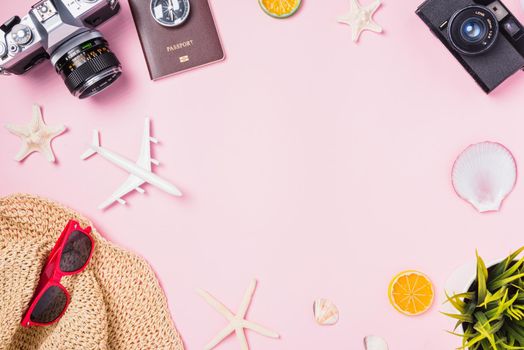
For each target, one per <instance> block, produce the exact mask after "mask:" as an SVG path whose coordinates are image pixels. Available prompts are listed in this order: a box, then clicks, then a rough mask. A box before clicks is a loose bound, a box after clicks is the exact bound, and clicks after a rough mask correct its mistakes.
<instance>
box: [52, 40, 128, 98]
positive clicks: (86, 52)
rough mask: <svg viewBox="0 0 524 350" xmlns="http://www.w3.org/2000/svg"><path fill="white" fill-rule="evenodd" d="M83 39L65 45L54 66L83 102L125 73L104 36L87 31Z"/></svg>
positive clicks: (70, 89) (72, 91) (68, 86)
mask: <svg viewBox="0 0 524 350" xmlns="http://www.w3.org/2000/svg"><path fill="white" fill-rule="evenodd" d="M93 36H94V37H93ZM80 39H82V37H80ZM84 39H85V40H79V38H76V39H75V40H74V41H72V42H71V43H66V44H64V45H65V46H64V47H65V49H64V48H62V50H60V51H59V52H58V53H57V54H59V55H60V58H58V59H57V61H56V63H55V69H56V71H57V72H58V74H60V76H62V78H63V79H64V82H65V84H66V86H67V88H68V89H69V91H71V93H72V94H73V95H74V96H76V97H78V98H80V99H83V98H86V97H89V96H93V95H95V94H97V93H99V92H100V91H102V90H104V89H105V88H107V87H109V86H110V85H111V84H112V83H114V82H115V81H116V79H118V77H119V76H120V75H121V74H122V68H121V66H120V62H119V61H118V59H117V58H116V56H115V54H114V53H113V52H111V51H110V50H109V46H108V44H107V41H106V40H105V39H104V38H103V37H101V36H98V35H93V33H92V32H88V33H87V34H86V35H84ZM57 54H55V56H56V55H57Z"/></svg>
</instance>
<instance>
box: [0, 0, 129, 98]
mask: <svg viewBox="0 0 524 350" xmlns="http://www.w3.org/2000/svg"><path fill="white" fill-rule="evenodd" d="M119 9H120V5H119V3H118V0H42V1H39V2H38V3H36V4H35V5H33V7H31V10H30V11H29V13H28V14H27V15H25V16H24V17H22V18H20V17H18V16H14V17H12V18H11V19H9V20H7V21H6V22H5V23H4V24H3V25H1V26H0V73H2V74H4V75H9V74H17V75H20V74H24V73H25V72H27V71H28V70H30V69H31V68H33V67H34V66H35V65H37V64H39V63H40V62H42V61H44V60H46V59H50V60H51V63H52V64H53V65H54V66H55V69H56V72H57V73H58V74H60V75H61V76H62V78H63V79H64V83H65V85H66V86H67V88H68V89H69V91H71V93H72V94H73V95H74V96H77V97H78V98H86V97H89V96H92V95H94V94H96V93H98V92H100V91H102V90H104V89H105V88H107V87H108V86H109V85H111V84H112V83H113V82H114V81H115V80H116V79H117V78H118V77H119V76H120V75H121V73H122V68H121V66H120V62H119V61H118V59H117V57H116V56H115V54H114V53H113V52H111V51H110V50H109V47H108V43H107V41H106V40H105V39H104V37H103V36H102V34H101V33H100V32H98V31H96V30H95V29H94V28H96V27H97V26H98V25H100V24H101V23H104V22H105V21H107V20H108V19H110V18H111V17H113V16H114V15H116V14H117V13H118V10H119Z"/></svg>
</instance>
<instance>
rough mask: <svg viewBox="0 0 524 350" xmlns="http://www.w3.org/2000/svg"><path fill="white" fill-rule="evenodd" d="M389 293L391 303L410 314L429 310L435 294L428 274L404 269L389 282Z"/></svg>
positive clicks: (405, 313)
mask: <svg viewBox="0 0 524 350" xmlns="http://www.w3.org/2000/svg"><path fill="white" fill-rule="evenodd" d="M388 294H389V301H390V302H391V305H393V307H394V308H395V309H397V311H399V312H401V313H403V314H404V315H408V316H415V315H420V314H422V313H424V312H426V311H428V309H429V308H430V307H431V305H432V304H433V298H434V296H435V292H434V290H433V284H432V283H431V281H430V280H429V278H428V276H426V275H425V274H423V273H421V272H418V271H404V272H401V273H399V274H398V275H396V276H395V278H393V280H392V281H391V283H390V284H389V291H388Z"/></svg>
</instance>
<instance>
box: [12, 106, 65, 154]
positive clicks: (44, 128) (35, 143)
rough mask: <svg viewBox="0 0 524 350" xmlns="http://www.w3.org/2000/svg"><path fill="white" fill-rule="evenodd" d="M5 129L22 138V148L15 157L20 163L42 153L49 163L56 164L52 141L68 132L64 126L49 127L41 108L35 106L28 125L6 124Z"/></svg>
mask: <svg viewBox="0 0 524 350" xmlns="http://www.w3.org/2000/svg"><path fill="white" fill-rule="evenodd" d="M5 128H6V129H7V130H9V132H10V133H12V134H13V135H16V136H18V137H20V139H21V140H22V147H21V148H20V151H19V152H18V153H17V155H16V156H15V160H16V161H18V162H20V161H21V160H23V159H24V158H25V157H27V156H28V155H30V154H31V153H33V152H40V153H42V155H43V156H44V157H46V158H47V160H48V161H50V162H54V161H55V155H54V154H53V150H52V148H51V140H53V139H54V138H55V137H57V136H58V135H60V134H61V133H63V132H64V131H65V130H66V127H65V126H64V125H62V124H60V125H56V126H49V125H46V124H45V123H44V119H43V118H42V112H41V111H40V106H38V105H37V104H35V105H33V118H32V119H31V121H30V122H29V124H26V125H14V124H6V125H5Z"/></svg>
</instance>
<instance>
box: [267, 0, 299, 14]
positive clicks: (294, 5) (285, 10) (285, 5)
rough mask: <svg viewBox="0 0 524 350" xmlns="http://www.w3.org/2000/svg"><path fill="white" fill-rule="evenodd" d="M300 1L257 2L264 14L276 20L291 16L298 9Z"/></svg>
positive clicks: (274, 0) (275, 0)
mask: <svg viewBox="0 0 524 350" xmlns="http://www.w3.org/2000/svg"><path fill="white" fill-rule="evenodd" d="M301 2H302V1H301V0H258V3H259V4H260V7H262V9H263V10H264V12H265V13H267V14H268V15H270V16H272V17H276V18H286V17H289V16H292V15H293V14H295V12H297V10H298V8H299V7H300V4H301Z"/></svg>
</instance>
